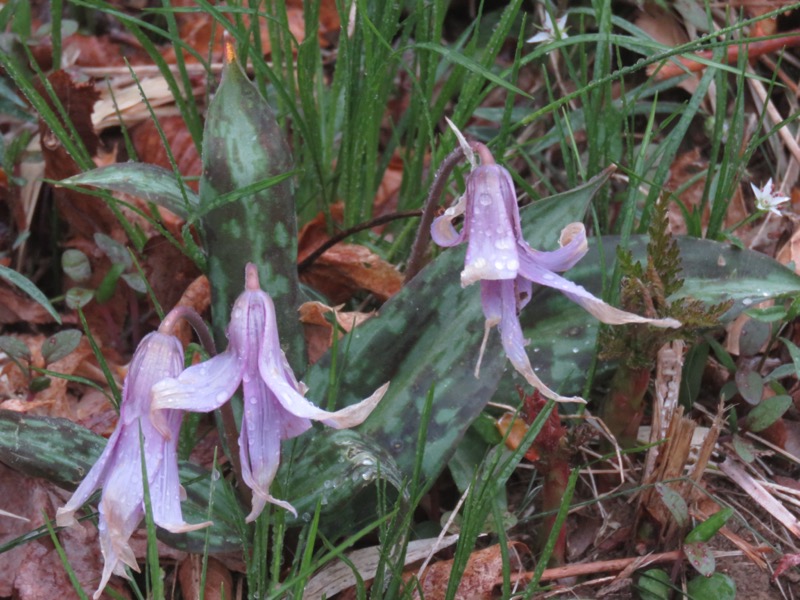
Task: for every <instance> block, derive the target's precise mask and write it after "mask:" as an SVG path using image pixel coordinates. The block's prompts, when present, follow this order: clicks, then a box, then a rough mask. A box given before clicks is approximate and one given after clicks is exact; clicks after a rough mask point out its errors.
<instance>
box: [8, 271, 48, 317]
mask: <svg viewBox="0 0 800 600" xmlns="http://www.w3.org/2000/svg"><path fill="white" fill-rule="evenodd" d="M0 277H1V278H3V279H5V280H6V281H7V282H9V283H13V284H14V285H15V286H17V287H18V288H19V289H21V290H22V291H23V292H25V293H26V294H28V296H30V297H31V298H33V299H34V300H36V302H38V303H39V304H41V305H42V307H43V308H44V309H45V310H46V311H47V312H48V313H50V315H51V316H52V317H53V319H54V320H55V322H56V323H58V324H59V325H60V324H61V317H59V316H58V313H57V312H56V309H55V308H53V305H52V304H50V301H49V300H48V299H47V296H45V295H44V294H43V293H42V292H41V290H40V289H39V288H38V287H36V286H35V285H34V284H33V283H32V282H31V280H30V279H28V278H27V277H25V276H24V275H20V274H19V273H17V272H16V271H14V270H13V269H9V268H8V267H4V266H3V265H0Z"/></svg>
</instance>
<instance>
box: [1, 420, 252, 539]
mask: <svg viewBox="0 0 800 600" xmlns="http://www.w3.org/2000/svg"><path fill="white" fill-rule="evenodd" d="M105 445H106V440H105V439H104V438H103V437H101V436H99V435H96V434H94V433H92V432H91V431H89V430H88V429H85V428H83V427H80V426H79V425H76V424H75V423H73V422H72V421H68V420H66V419H56V418H51V417H37V416H32V415H25V414H22V413H18V412H12V411H8V410H0V462H2V463H3V464H5V465H7V466H9V467H11V468H13V469H15V470H17V471H19V472H21V473H24V474H25V475H29V476H31V477H43V478H44V479H48V480H49V481H52V482H54V483H56V484H58V485H60V486H62V487H64V488H67V489H69V490H73V489H75V488H76V487H77V486H78V484H79V483H80V481H81V480H82V479H83V478H84V476H86V474H87V473H88V472H89V470H90V469H91V468H92V465H93V464H94V463H95V461H96V460H97V459H98V458H99V457H100V454H101V453H102V452H103V448H104V447H105ZM179 465H180V476H181V482H182V484H183V486H184V488H185V489H186V495H187V499H186V501H185V502H183V503H182V504H181V509H182V511H183V515H184V517H185V519H186V521H187V522H189V523H197V522H200V521H205V520H207V513H208V496H209V484H210V482H212V481H213V485H214V486H215V491H214V506H213V512H212V514H211V519H212V520H213V521H214V525H213V526H212V527H211V531H210V542H209V544H210V545H209V548H210V549H211V551H212V552H225V551H230V550H239V549H241V540H239V538H238V535H237V532H238V529H237V528H236V525H235V521H234V520H233V519H234V516H235V515H236V514H237V511H238V510H239V508H238V507H237V506H235V505H233V504H232V503H231V501H230V499H231V498H234V494H233V491H232V490H227V491H225V490H223V489H222V487H229V486H230V484H229V483H228V482H227V481H226V480H225V479H223V478H219V479H217V480H213V479H212V478H211V477H210V473H208V471H205V470H204V469H201V468H200V467H197V466H196V465H192V464H189V463H186V462H183V461H181V462H180V463H179ZM158 534H159V537H160V538H161V539H163V540H165V541H168V542H169V543H170V544H171V545H173V546H175V547H176V548H180V549H183V550H187V551H190V552H202V551H203V544H204V540H205V535H206V533H205V531H204V530H199V531H192V532H189V533H184V534H170V533H169V532H166V531H163V530H160V529H159V531H158Z"/></svg>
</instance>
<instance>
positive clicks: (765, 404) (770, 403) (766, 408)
mask: <svg viewBox="0 0 800 600" xmlns="http://www.w3.org/2000/svg"><path fill="white" fill-rule="evenodd" d="M791 405H792V397H791V396H772V397H770V398H765V399H764V400H762V401H761V402H760V403H759V405H758V406H756V407H755V408H754V409H753V410H751V411H750V413H749V414H748V415H747V417H745V420H744V425H745V427H747V429H749V430H750V431H755V432H756V433H758V432H759V431H763V430H765V429H766V428H767V427H769V426H770V425H772V424H773V423H774V422H775V421H777V420H778V419H780V418H781V417H782V416H783V413H785V412H786V411H787V410H789V407H790V406H791Z"/></svg>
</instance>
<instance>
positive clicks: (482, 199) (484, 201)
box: [478, 194, 492, 206]
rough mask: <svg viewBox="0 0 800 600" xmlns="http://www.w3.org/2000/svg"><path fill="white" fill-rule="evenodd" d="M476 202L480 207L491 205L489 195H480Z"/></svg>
mask: <svg viewBox="0 0 800 600" xmlns="http://www.w3.org/2000/svg"><path fill="white" fill-rule="evenodd" d="M478 202H480V203H481V205H482V206H489V205H490V204H491V203H492V197H491V196H490V195H489V194H481V195H480V196H478Z"/></svg>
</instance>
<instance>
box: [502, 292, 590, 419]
mask: <svg viewBox="0 0 800 600" xmlns="http://www.w3.org/2000/svg"><path fill="white" fill-rule="evenodd" d="M499 294H500V298H501V305H502V313H503V314H502V319H501V320H500V325H499V330H500V339H501V342H502V344H503V350H505V353H506V356H507V357H508V359H509V360H510V361H511V364H512V365H513V366H514V368H515V369H516V370H517V372H518V373H519V374H520V375H522V376H523V377H524V378H525V380H526V381H527V382H528V383H529V384H531V385H532V386H533V387H535V388H536V389H538V390H539V392H540V393H541V394H542V395H544V396H545V397H547V398H552V399H553V400H555V401H556V402H579V403H582V404H585V403H586V401H585V400H584V399H583V398H580V397H578V396H562V395H560V394H558V393H556V392H554V391H553V390H551V389H550V388H549V387H548V386H547V385H545V383H544V382H543V381H542V380H541V379H539V377H538V376H537V375H536V373H535V372H534V370H533V367H532V366H531V361H530V359H529V358H528V354H527V352H526V351H525V339H524V338H523V335H522V326H521V325H520V322H519V317H518V316H517V300H516V295H515V290H514V282H513V281H508V282H506V281H503V282H501V283H500V289H499Z"/></svg>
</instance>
